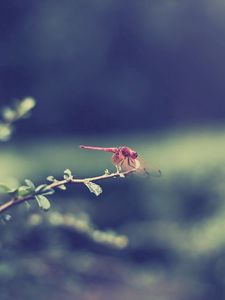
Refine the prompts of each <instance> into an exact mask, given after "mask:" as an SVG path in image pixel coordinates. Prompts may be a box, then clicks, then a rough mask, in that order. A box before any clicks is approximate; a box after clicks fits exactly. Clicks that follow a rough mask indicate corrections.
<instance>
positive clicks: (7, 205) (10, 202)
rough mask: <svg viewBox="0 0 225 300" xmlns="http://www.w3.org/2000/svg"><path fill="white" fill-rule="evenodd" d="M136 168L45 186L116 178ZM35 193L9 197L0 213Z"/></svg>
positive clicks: (30, 197) (28, 198) (31, 197)
mask: <svg viewBox="0 0 225 300" xmlns="http://www.w3.org/2000/svg"><path fill="white" fill-rule="evenodd" d="M135 171H136V170H135V169H133V170H129V171H126V172H121V173H119V172H116V173H111V174H107V173H106V174H103V175H99V176H95V177H89V178H82V179H76V178H71V179H68V180H67V179H63V180H60V181H55V182H52V183H51V184H48V185H47V187H48V188H49V189H55V188H57V187H59V186H61V185H67V184H79V183H86V182H90V181H91V182H93V181H98V180H102V179H110V178H117V177H125V176H127V175H129V174H131V173H133V172H135ZM34 197H35V194H34V193H33V194H29V195H26V196H23V197H14V198H11V199H10V200H8V201H6V202H5V203H3V204H2V205H0V214H2V213H4V212H5V211H7V210H9V209H10V208H12V207H13V206H16V205H18V204H21V203H23V202H25V201H30V200H34Z"/></svg>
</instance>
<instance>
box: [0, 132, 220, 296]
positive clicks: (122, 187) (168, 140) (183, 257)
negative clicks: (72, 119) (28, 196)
mask: <svg viewBox="0 0 225 300" xmlns="http://www.w3.org/2000/svg"><path fill="white" fill-rule="evenodd" d="M81 143H82V144H93V145H100V146H110V145H113V146H114V145H121V144H127V145H129V146H132V147H133V148H135V149H137V150H138V151H139V152H140V155H142V157H143V158H144V160H145V161H146V164H147V165H149V166H150V168H151V163H153V164H154V165H155V166H159V167H160V168H161V170H162V174H163V175H162V176H161V177H160V178H155V177H151V176H150V177H149V178H146V177H138V176H131V177H129V178H125V179H123V178H121V179H111V180H108V181H105V182H99V183H100V184H101V186H102V188H103V194H102V195H100V196H99V197H95V196H94V195H93V194H90V193H89V191H88V190H87V189H86V188H85V187H83V186H71V187H69V189H68V190H67V191H66V192H63V191H59V192H58V193H57V194H55V195H52V196H51V199H52V201H51V202H52V208H51V210H50V211H48V212H42V211H39V209H38V207H37V205H36V204H34V203H33V204H32V205H31V207H30V208H29V209H27V208H26V207H25V206H23V205H21V206H20V207H19V206H18V207H15V208H13V209H12V210H11V212H10V214H11V216H12V219H11V220H10V221H9V222H7V223H6V224H5V225H1V227H0V230H1V241H0V247H1V262H0V290H1V300H10V299H13V298H16V299H25V300H26V299H34V300H35V299H43V300H45V299H49V297H52V298H54V299H56V300H58V299H65V300H72V299H79V300H103V299H109V300H117V299H118V300H119V299H129V300H136V299H140V300H142V299H143V300H149V299H157V300H158V299H160V300H161V299H162V300H164V299H165V300H189V299H194V300H203V299H204V300H206V299H213V298H214V299H224V297H225V281H224V278H225V271H224V270H225V268H224V267H225V255H224V253H225V252H224V251H225V234H224V232H225V221H224V220H225V205H224V203H225V202H224V196H225V185H224V180H225V171H224V170H225V168H224V166H225V152H224V150H223V149H224V146H225V130H224V128H222V127H221V128H214V129H210V128H203V129H195V128H192V129H183V130H181V129H180V130H179V131H176V132H172V131H170V132H169V131H168V132H167V133H164V134H162V133H159V134H158V135H157V134H155V135H143V136H141V135H139V136H126V135H124V136H120V137H119V138H117V137H116V136H114V137H112V138H107V137H106V138H103V137H102V138H99V137H93V136H92V137H90V138H88V137H87V136H86V137H85V138H84V137H82V136H79V137H71V138H67V139H60V138H59V139H54V140H52V139H48V138H45V139H35V140H33V141H31V140H28V141H24V142H22V141H20V142H10V143H7V144H2V145H1V149H0V165H1V181H3V180H4V181H6V180H7V181H8V183H10V184H11V185H13V184H16V180H15V178H16V179H17V180H19V181H20V182H21V181H22V180H23V179H25V178H29V179H32V180H33V181H34V182H37V183H42V182H45V178H46V177H47V176H48V175H54V176H56V177H58V178H60V177H61V176H62V174H63V170H64V169H66V168H68V167H69V168H70V169H71V170H72V171H73V173H74V174H75V176H77V177H85V176H91V175H97V174H101V173H103V172H104V170H105V169H106V168H108V169H110V170H113V167H112V166H111V163H110V154H108V153H100V152H89V151H84V150H80V149H79V148H78V145H79V144H81ZM13 178H14V179H13ZM59 214H61V216H62V215H64V216H68V215H69V216H70V217H71V216H72V217H74V218H75V219H76V220H77V221H76V222H78V223H76V224H77V225H76V226H77V228H76V226H74V227H73V226H64V225H62V224H60V222H58V219H59V218H60V217H59ZM60 220H61V219H60ZM74 224H75V223H74ZM88 226H91V227H93V228H94V229H93V230H95V237H94V238H93V237H92V236H90V235H89V234H88V232H89V231H88V230H89V229H88ZM101 232H108V234H109V235H110V234H111V235H112V236H114V235H115V236H116V235H119V236H126V237H127V238H128V240H129V242H128V245H127V247H124V248H122V247H119V246H118V247H117V246H115V245H113V244H111V245H110V243H107V242H104V239H103V241H99V238H98V237H99V236H101ZM100 240H101V239H100ZM118 241H120V240H118Z"/></svg>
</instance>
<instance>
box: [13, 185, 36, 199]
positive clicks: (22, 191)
mask: <svg viewBox="0 0 225 300" xmlns="http://www.w3.org/2000/svg"><path fill="white" fill-rule="evenodd" d="M33 192H34V191H33V190H32V189H31V188H30V187H29V186H27V185H22V186H20V187H19V188H18V190H17V195H18V196H20V197H23V196H27V195H29V194H32V193H33Z"/></svg>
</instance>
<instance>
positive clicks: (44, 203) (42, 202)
mask: <svg viewBox="0 0 225 300" xmlns="http://www.w3.org/2000/svg"><path fill="white" fill-rule="evenodd" d="M35 198H36V200H37V202H38V205H39V207H40V208H41V209H43V210H48V209H49V208H50V207H51V204H50V202H49V200H48V199H47V198H46V197H45V196H43V195H36V196H35Z"/></svg>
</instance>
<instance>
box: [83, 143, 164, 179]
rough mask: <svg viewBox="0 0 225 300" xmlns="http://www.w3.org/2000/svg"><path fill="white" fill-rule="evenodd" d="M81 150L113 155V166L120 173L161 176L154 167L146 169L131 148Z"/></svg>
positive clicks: (87, 147)
mask: <svg viewBox="0 0 225 300" xmlns="http://www.w3.org/2000/svg"><path fill="white" fill-rule="evenodd" d="M80 148H82V149H87V150H97V151H104V152H110V153H113V155H112V164H113V165H114V166H115V167H116V169H117V171H118V172H120V171H122V172H129V171H134V172H136V173H139V174H146V175H154V176H160V175H161V171H160V170H159V169H156V168H153V167H151V168H149V169H146V168H145V165H144V163H143V161H142V160H141V159H140V158H139V155H138V153H137V151H135V150H133V149H132V148H130V147H127V146H120V147H95V146H84V145H80Z"/></svg>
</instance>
